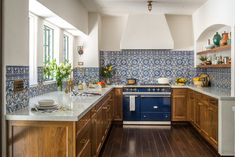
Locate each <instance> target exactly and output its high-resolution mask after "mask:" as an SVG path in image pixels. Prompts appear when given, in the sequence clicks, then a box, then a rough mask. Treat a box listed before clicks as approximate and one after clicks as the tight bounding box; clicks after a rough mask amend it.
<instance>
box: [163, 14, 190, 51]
mask: <svg viewBox="0 0 235 157" xmlns="http://www.w3.org/2000/svg"><path fill="white" fill-rule="evenodd" d="M166 20H167V23H168V26H169V28H170V31H171V35H172V38H173V40H174V49H175V50H193V48H194V47H193V23H192V16H190V15H166Z"/></svg>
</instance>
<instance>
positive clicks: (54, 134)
mask: <svg viewBox="0 0 235 157" xmlns="http://www.w3.org/2000/svg"><path fill="white" fill-rule="evenodd" d="M75 130H76V124H75V123H74V122H38V121H8V137H7V139H8V140H7V142H8V144H7V146H8V153H7V156H8V157H52V156H53V157H74V156H75V155H76V154H75V147H76V146H75V141H76V132H75Z"/></svg>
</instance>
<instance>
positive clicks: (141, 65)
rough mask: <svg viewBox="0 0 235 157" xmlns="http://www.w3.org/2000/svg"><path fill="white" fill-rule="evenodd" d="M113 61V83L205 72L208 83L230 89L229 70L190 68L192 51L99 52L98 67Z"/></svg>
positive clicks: (192, 63)
mask: <svg viewBox="0 0 235 157" xmlns="http://www.w3.org/2000/svg"><path fill="white" fill-rule="evenodd" d="M109 63H111V64H113V65H114V67H115V71H116V74H115V75H114V76H113V78H112V80H113V82H117V83H126V79H127V78H136V79H138V82H140V83H154V82H155V81H156V79H157V78H159V77H168V78H170V79H171V81H172V82H173V81H174V80H175V78H177V77H187V78H189V80H190V81H189V82H188V83H192V80H191V79H192V78H193V77H195V76H197V75H199V74H201V73H207V74H209V76H210V79H211V86H212V87H218V88H231V87H230V86H231V69H230V68H220V69H213V68H211V69H200V68H194V53H193V51H171V50H122V51H101V52H100V66H101V67H102V66H105V65H106V64H109Z"/></svg>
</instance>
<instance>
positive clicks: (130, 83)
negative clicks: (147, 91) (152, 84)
mask: <svg viewBox="0 0 235 157" xmlns="http://www.w3.org/2000/svg"><path fill="white" fill-rule="evenodd" d="M127 84H128V85H135V84H136V79H133V78H131V79H127Z"/></svg>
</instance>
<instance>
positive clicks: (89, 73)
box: [73, 67, 100, 83]
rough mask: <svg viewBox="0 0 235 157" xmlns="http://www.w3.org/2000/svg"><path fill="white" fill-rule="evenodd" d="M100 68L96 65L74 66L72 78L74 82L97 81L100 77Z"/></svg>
mask: <svg viewBox="0 0 235 157" xmlns="http://www.w3.org/2000/svg"><path fill="white" fill-rule="evenodd" d="M99 75H100V69H99V68H96V67H82V68H75V69H74V70H73V78H74V80H75V83H78V82H79V81H82V82H83V81H85V82H93V81H99V79H100V76H99Z"/></svg>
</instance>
